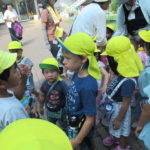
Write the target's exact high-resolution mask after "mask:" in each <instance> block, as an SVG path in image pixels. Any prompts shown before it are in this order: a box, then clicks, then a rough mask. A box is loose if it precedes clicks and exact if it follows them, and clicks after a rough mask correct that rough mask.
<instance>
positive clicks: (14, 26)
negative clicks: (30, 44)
mask: <svg viewBox="0 0 150 150" xmlns="http://www.w3.org/2000/svg"><path fill="white" fill-rule="evenodd" d="M12 29H13V31H14V33H15V36H16V37H17V39H18V40H22V34H23V27H22V25H21V24H20V23H19V22H14V23H12Z"/></svg>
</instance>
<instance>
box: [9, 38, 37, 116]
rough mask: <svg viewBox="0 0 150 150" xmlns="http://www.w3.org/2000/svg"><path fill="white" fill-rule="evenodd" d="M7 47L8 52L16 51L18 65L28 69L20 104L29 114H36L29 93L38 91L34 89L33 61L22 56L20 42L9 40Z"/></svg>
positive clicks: (33, 101)
mask: <svg viewBox="0 0 150 150" xmlns="http://www.w3.org/2000/svg"><path fill="white" fill-rule="evenodd" d="M8 49H9V52H10V53H17V60H16V62H17V65H18V66H22V65H26V66H28V69H29V70H30V71H29V74H28V79H27V83H26V86H27V91H25V95H24V97H23V98H21V101H22V104H23V105H24V106H25V107H26V110H27V111H28V113H29V114H31V113H32V114H34V115H35V116H37V112H36V103H35V100H34V98H33V96H32V95H31V94H35V95H38V92H37V91H36V90H35V86H34V81H33V74H32V72H31V70H32V67H33V63H32V61H31V60H30V59H29V58H27V57H24V56H22V53H23V49H22V45H21V43H20V42H18V41H13V42H10V43H9V45H8Z"/></svg>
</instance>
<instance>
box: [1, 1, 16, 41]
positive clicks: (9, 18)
mask: <svg viewBox="0 0 150 150" xmlns="http://www.w3.org/2000/svg"><path fill="white" fill-rule="evenodd" d="M4 20H5V22H6V25H7V27H8V29H9V32H10V36H11V39H12V41H17V37H16V36H15V34H14V31H13V30H12V23H13V22H15V21H18V15H17V12H16V10H15V9H14V8H13V4H11V3H8V4H7V10H6V11H5V13H4Z"/></svg>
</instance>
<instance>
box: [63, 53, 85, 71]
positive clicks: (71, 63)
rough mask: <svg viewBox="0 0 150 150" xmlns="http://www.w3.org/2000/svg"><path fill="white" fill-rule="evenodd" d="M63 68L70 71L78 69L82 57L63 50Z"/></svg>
mask: <svg viewBox="0 0 150 150" xmlns="http://www.w3.org/2000/svg"><path fill="white" fill-rule="evenodd" d="M63 55H64V61H63V64H64V65H65V68H66V69H67V70H70V71H78V70H79V69H80V67H81V65H82V64H83V62H82V59H81V58H80V57H79V56H77V55H74V54H72V53H69V52H66V51H63Z"/></svg>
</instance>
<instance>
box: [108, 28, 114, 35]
mask: <svg viewBox="0 0 150 150" xmlns="http://www.w3.org/2000/svg"><path fill="white" fill-rule="evenodd" d="M106 32H107V34H113V33H114V31H113V30H112V29H110V28H108V27H107V31H106Z"/></svg>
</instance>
